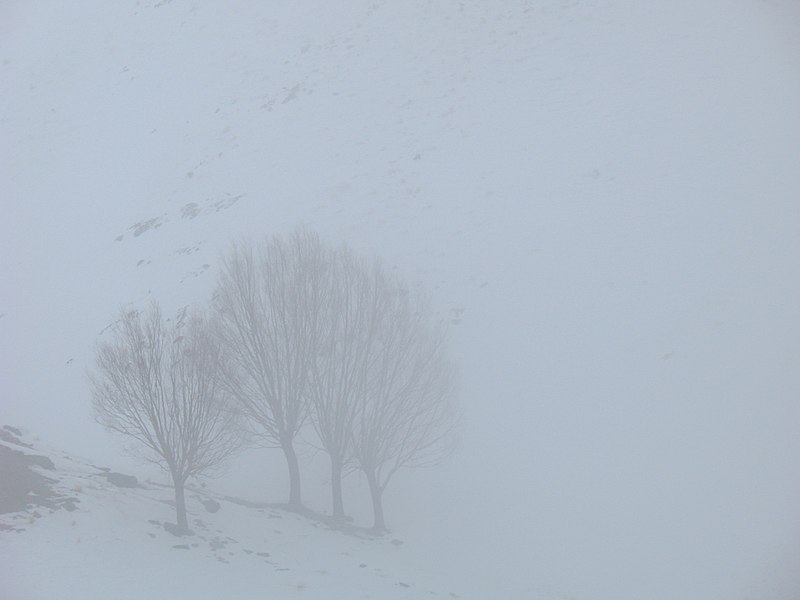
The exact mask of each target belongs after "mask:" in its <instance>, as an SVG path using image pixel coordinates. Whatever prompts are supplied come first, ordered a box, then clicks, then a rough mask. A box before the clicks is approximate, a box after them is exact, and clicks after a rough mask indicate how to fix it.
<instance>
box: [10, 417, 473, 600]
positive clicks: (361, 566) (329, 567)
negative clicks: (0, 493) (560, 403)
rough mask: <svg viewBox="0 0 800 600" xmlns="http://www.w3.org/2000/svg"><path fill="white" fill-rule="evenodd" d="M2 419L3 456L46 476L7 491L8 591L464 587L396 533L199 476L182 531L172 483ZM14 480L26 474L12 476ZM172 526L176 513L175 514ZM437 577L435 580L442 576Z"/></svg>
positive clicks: (215, 593)
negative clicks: (17, 502) (21, 500)
mask: <svg viewBox="0 0 800 600" xmlns="http://www.w3.org/2000/svg"><path fill="white" fill-rule="evenodd" d="M12 432H16V433H21V432H20V431H19V430H17V429H16V428H11V429H8V428H4V429H3V431H2V434H0V438H2V440H3V441H2V443H0V465H2V472H3V474H4V476H5V475H7V474H8V473H9V470H10V468H12V467H14V468H17V469H20V468H22V466H23V465H24V464H25V462H26V461H31V460H35V462H36V463H37V464H34V465H28V467H27V469H28V470H29V471H30V472H32V473H34V476H38V479H40V480H43V481H42V483H40V484H38V485H34V486H32V489H33V490H34V491H33V492H28V493H27V496H26V500H27V502H28V504H29V505H28V507H27V508H25V509H23V510H18V511H13V512H6V511H5V509H7V508H9V506H8V504H7V503H8V502H9V501H10V500H11V498H10V495H7V494H4V497H3V499H2V501H0V556H2V557H3V566H2V574H3V584H2V591H3V597H4V598H25V599H29V600H37V599H41V600H49V599H51V598H60V597H65V594H67V595H68V596H69V597H71V598H83V599H85V600H90V599H94V598H97V599H100V598H110V597H113V598H119V599H120V600H122V599H127V598H129V599H134V598H192V599H193V600H202V599H204V598H309V599H313V598H319V599H327V598H365V599H366V598H436V597H441V598H458V597H460V595H459V594H458V593H457V592H455V591H453V590H454V589H457V588H448V587H447V586H448V585H451V584H453V585H457V582H447V581H446V580H442V579H441V578H438V579H437V578H436V577H434V576H432V574H431V573H424V572H420V570H419V568H411V567H409V565H408V564H406V563H407V555H408V554H409V553H411V554H413V553H415V552H419V550H410V551H409V549H408V548H407V547H405V546H404V544H403V541H402V540H399V539H397V538H393V537H391V536H388V537H387V536H380V537H376V536H373V535H369V534H368V533H367V532H366V531H365V530H359V529H358V528H356V527H353V526H339V527H337V528H333V527H332V526H331V525H330V524H328V523H326V521H325V519H324V518H322V517H319V516H315V515H313V514H311V513H308V514H306V515H298V514H296V513H292V512H286V511H285V510H283V509H282V508H281V507H280V506H270V505H267V504H265V503H263V502H262V503H259V502H254V501H252V500H250V501H248V500H245V499H241V498H235V497H230V496H225V495H220V494H217V493H215V492H214V491H212V490H211V489H209V488H206V487H205V486H203V487H197V488H194V489H192V490H191V491H190V492H189V493H188V498H189V512H190V516H191V527H192V529H193V532H194V533H193V535H190V536H183V537H176V536H174V535H172V533H170V532H169V531H168V530H165V525H166V527H167V529H169V526H170V523H173V524H174V520H175V516H174V508H173V507H174V502H173V501H172V490H171V488H169V487H168V486H165V485H163V483H162V482H160V481H153V480H149V479H148V480H145V481H138V480H137V479H136V478H134V477H132V476H131V475H126V474H121V473H115V472H113V471H110V470H109V469H108V468H107V467H102V466H99V465H95V464H93V463H91V462H88V461H86V460H81V459H78V458H75V457H72V456H70V455H68V454H66V453H64V452H58V451H54V450H49V449H47V448H45V447H44V446H42V445H41V444H40V443H38V442H37V443H34V444H31V443H30V436H27V435H21V436H19V437H17V436H15V435H14V434H13V433H12ZM17 479H18V480H19V477H18V478H17ZM173 526H174V525H173ZM437 586H438V587H437Z"/></svg>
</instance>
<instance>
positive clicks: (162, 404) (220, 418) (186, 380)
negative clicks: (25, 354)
mask: <svg viewBox="0 0 800 600" xmlns="http://www.w3.org/2000/svg"><path fill="white" fill-rule="evenodd" d="M226 368H227V367H226V366H225V358H224V356H223V355H222V352H221V349H220V347H219V345H218V344H217V343H216V341H215V339H214V337H213V336H212V335H211V334H210V332H209V328H208V326H207V322H206V320H205V318H204V317H203V316H201V315H200V314H192V315H186V314H185V313H184V314H183V315H181V317H180V318H178V319H177V320H176V321H175V322H173V323H171V324H170V323H167V322H165V320H164V319H163V318H162V314H161V310H160V308H159V307H158V305H157V304H153V305H152V306H151V307H150V308H149V310H147V311H145V312H139V311H135V310H134V311H126V312H123V314H122V315H121V317H120V319H119V321H118V322H117V324H116V326H115V329H114V331H113V338H112V340H111V341H110V342H109V343H106V344H103V345H101V346H100V347H99V348H98V350H97V362H96V369H95V371H94V372H93V373H92V374H91V383H92V399H93V405H94V409H95V414H96V416H97V419H98V421H99V422H100V423H102V424H103V425H105V426H106V427H107V428H109V429H111V430H113V431H117V432H119V433H122V434H124V435H126V436H129V437H131V438H133V439H134V440H137V441H138V442H140V443H141V444H142V445H144V446H145V447H146V448H147V449H148V450H149V453H146V456H147V457H148V458H149V459H150V460H153V461H154V462H156V463H158V464H160V465H161V466H162V467H164V468H165V469H167V470H168V471H169V472H170V473H171V474H172V475H173V478H174V479H175V480H176V483H182V482H185V481H186V479H187V478H188V477H190V476H193V475H198V474H201V473H203V472H208V471H209V470H210V469H213V468H214V467H217V466H219V465H220V464H221V463H222V462H223V461H224V460H225V459H226V458H228V457H229V456H230V454H231V453H232V452H234V451H235V450H236V449H237V448H238V447H239V441H240V437H241V436H240V431H241V429H240V426H239V425H238V424H237V419H238V417H237V413H236V412H235V411H234V410H232V405H231V403H230V401H229V396H228V394H227V393H226V392H225V390H224V388H223V386H222V384H221V372H222V371H223V370H225V369H226Z"/></svg>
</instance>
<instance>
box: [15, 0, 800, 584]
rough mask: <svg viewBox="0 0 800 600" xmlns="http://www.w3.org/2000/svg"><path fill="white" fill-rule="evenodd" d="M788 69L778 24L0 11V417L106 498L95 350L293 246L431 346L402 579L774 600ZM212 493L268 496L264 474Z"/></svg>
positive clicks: (796, 216) (164, 4) (786, 363)
mask: <svg viewBox="0 0 800 600" xmlns="http://www.w3.org/2000/svg"><path fill="white" fill-rule="evenodd" d="M798 39H800V14H798V6H797V3H795V2H793V1H792V0H737V1H736V2H729V1H727V0H725V1H723V0H708V1H704V2H696V1H690V0H672V1H670V2H635V1H633V0H581V1H568V0H553V1H546V0H541V1H537V0H496V1H491V2H486V1H484V0H458V1H456V0H453V1H449V0H448V1H440V2H434V1H429V0H402V1H394V0H392V1H389V0H348V1H347V2H338V3H331V2H322V1H320V0H304V1H303V2H292V1H290V0H270V1H265V2H250V1H245V0H241V1H237V0H232V1H229V2H224V3H207V2H193V1H189V0H171V1H166V0H148V1H143V0H139V1H137V0H119V1H115V2H105V1H103V0H82V1H81V2H79V3H64V2H57V1H55V0H50V1H43V2H37V3H29V2H22V1H11V2H4V3H2V5H0V98H2V100H0V102H2V109H1V110H2V112H1V113H0V138H2V139H3V140H4V143H2V144H0V153H2V159H1V160H2V165H3V166H2V169H3V175H2V177H3V181H2V192H3V199H4V202H3V204H2V211H3V214H2V219H0V286H2V294H1V295H0V353H1V354H2V360H0V382H1V383H0V386H2V394H1V395H0V403H2V404H1V408H2V412H3V413H4V420H5V421H8V422H12V423H25V424H28V425H29V426H30V427H31V428H32V429H34V430H36V431H38V432H40V434H41V435H42V437H43V439H46V440H47V441H48V443H50V444H53V445H54V446H56V447H60V448H62V447H63V448H65V449H68V450H69V451H70V452H73V453H76V454H81V455H87V456H98V455H102V456H108V461H107V462H112V461H113V462H114V464H115V465H119V466H115V468H118V469H120V470H126V469H127V470H132V469H134V468H136V467H135V466H134V465H132V464H130V463H126V459H124V458H122V457H121V456H119V453H118V449H119V448H120V445H119V442H118V440H114V439H110V438H109V437H108V436H107V435H106V434H105V433H104V432H103V431H102V430H100V429H99V428H98V427H97V426H96V425H95V424H94V423H93V422H92V417H91V414H90V408H89V402H88V392H87V386H86V379H85V372H86V370H87V369H88V368H90V367H91V364H92V350H93V345H94V343H95V341H96V340H97V339H98V337H102V335H103V331H104V330H105V328H106V326H107V325H108V323H109V322H110V320H111V319H112V318H113V315H114V313H115V312H116V311H117V309H118V308H119V307H120V306H122V305H126V304H128V303H135V304H137V305H141V304H142V303H144V302H146V301H147V300H148V299H149V298H151V297H154V298H156V299H158V300H159V301H161V302H162V303H163V304H164V305H165V307H166V308H167V309H175V308H178V307H180V306H183V305H185V304H189V303H193V302H202V301H204V300H205V298H206V294H207V292H208V290H209V289H210V287H211V285H212V282H213V278H214V273H215V265H216V264H217V262H218V253H219V252H220V251H221V250H223V249H224V248H225V247H226V246H227V244H228V243H229V241H230V240H231V239H232V238H237V237H239V236H243V235H250V236H260V235H264V234H271V233H275V232H283V231H286V230H287V229H290V228H291V227H293V226H294V225H295V224H296V223H298V222H301V221H302V222H305V223H307V224H308V225H310V226H312V227H314V228H316V229H318V230H319V231H320V232H321V233H322V234H323V235H324V236H326V237H327V238H329V239H332V240H345V241H347V242H348V243H350V244H351V245H353V246H355V247H356V248H357V249H359V250H361V251H363V252H369V253H375V254H378V255H380V256H382V257H383V258H384V259H385V260H386V261H387V262H388V263H389V264H391V265H397V267H398V268H399V269H401V270H402V271H403V272H405V273H406V274H407V275H408V276H409V278H412V279H416V280H419V281H421V282H422V283H423V284H425V285H426V286H427V287H429V288H430V289H431V290H432V293H433V296H434V298H433V300H434V302H435V304H436V306H437V307H439V309H440V310H441V311H442V312H443V313H445V314H449V315H452V317H453V321H455V322H454V326H453V341H454V346H455V354H456V355H457V357H458V359H459V360H460V362H461V365H462V370H463V373H464V381H463V384H462V390H463V392H462V403H463V407H464V411H463V414H464V416H463V427H462V430H463V431H462V439H463V441H462V445H461V449H460V451H459V453H458V454H457V455H456V456H454V458H453V460H452V461H451V462H450V463H449V464H448V465H445V466H443V467H441V468H438V469H436V470H431V471H426V472H421V473H408V474H406V475H404V479H402V480H400V481H398V482H397V485H396V486H393V487H392V488H390V489H389V490H388V491H387V508H388V511H389V514H388V518H389V520H390V526H391V527H393V528H394V529H395V531H396V535H399V536H401V537H402V538H403V539H404V540H406V545H405V546H404V548H406V549H407V548H415V549H420V548H425V550H424V551H422V552H416V551H408V550H406V551H407V552H409V555H410V554H415V555H416V556H417V558H416V559H415V560H416V563H417V564H419V565H422V566H421V567H420V568H424V565H425V564H426V563H435V568H436V569H437V570H439V571H441V573H443V574H444V576H445V577H451V578H458V579H459V580H460V581H461V583H462V589H463V588H469V589H471V590H477V596H476V597H484V598H485V597H489V596H494V597H500V596H502V597H515V598H528V597H531V595H533V594H536V593H538V592H536V591H535V590H539V589H545V590H552V591H553V593H558V594H565V595H569V596H573V597H576V598H579V599H580V600H586V599H589V598H599V599H606V598H608V599H611V598H613V599H614V600H616V599H631V600H632V599H638V598H652V599H660V598H663V599H672V598H697V599H703V600H707V599H709V598H713V599H717V598H720V599H722V598H725V599H728V598H745V597H748V596H750V597H770V598H785V599H789V598H794V597H796V595H797V590H798V589H800V581H799V580H798V575H797V570H796V568H795V565H796V563H797V562H798V560H800V543H799V542H798V540H800V513H799V512H798V511H797V506H799V505H800V478H798V477H797V472H796V471H797V469H796V461H795V457H796V456H798V455H800V438H798V436H797V435H796V424H797V423H799V422H800V405H798V402H797V398H798V397H800V370H798V369H797V364H798V362H800V303H798V302H797V298H798V297H800V278H799V277H797V265H798V264H800V235H798V233H799V232H798V223H800V203H798V200H797V198H798V190H800V170H798V169H797V165H798V164H800V110H798V106H800V47H799V46H798V41H797V40H798ZM260 458H261V457H260ZM250 473H259V474H260V475H259V476H258V477H250V476H249V474H250ZM261 474H263V476H261ZM317 475H318V474H317V473H315V472H311V471H309V472H307V473H306V480H305V481H304V483H305V484H306V487H307V489H308V499H309V503H311V504H312V505H313V506H314V508H316V509H318V510H324V508H325V506H326V504H325V502H326V493H327V490H326V489H325V487H324V483H322V484H321V483H320V478H319V477H317ZM232 477H233V479H235V481H232V482H230V483H226V485H231V486H232V487H235V488H236V489H238V490H240V495H247V496H248V497H252V498H256V499H260V500H265V501H270V502H277V501H280V500H282V499H283V496H284V485H285V482H284V481H283V479H282V477H283V475H282V471H281V470H280V464H279V463H276V465H275V468H274V469H272V468H268V466H267V465H264V464H263V463H261V462H258V464H257V465H256V464H250V463H247V462H241V461H239V462H236V463H235V464H234V467H233V474H232ZM248 477H250V479H248ZM350 485H351V486H353V488H354V489H351V496H352V502H351V506H352V507H353V509H352V510H353V513H354V516H355V517H356V518H357V520H358V522H362V523H363V522H366V521H367V520H368V512H367V513H365V512H364V511H363V510H362V508H363V507H362V506H360V505H359V504H358V501H359V500H358V499H359V498H361V497H362V496H361V495H360V494H359V493H358V489H357V482H355V483H353V482H351V483H350ZM59 518H60V517H59ZM37 531H40V532H42V533H40V534H37V535H43V534H44V533H43V532H45V528H44V526H43V527H41V528H38V529H37ZM23 539H25V538H20V540H23ZM42 546H43V547H42V549H41V551H46V550H47V545H46V544H43V545H42ZM116 551H117V550H113V551H112V552H116ZM176 552H177V551H176ZM432 557H435V560H434V559H433V558H432ZM222 566H227V565H222ZM30 568H31V569H32V568H33V567H32V566H31V567H30ZM20 569H21V570H24V569H22V567H20ZM445 587H446V586H445ZM437 589H440V588H437ZM441 589H445V588H441ZM456 591H458V590H456ZM548 593H549V592H548ZM20 594H21V598H25V595H24V590H20Z"/></svg>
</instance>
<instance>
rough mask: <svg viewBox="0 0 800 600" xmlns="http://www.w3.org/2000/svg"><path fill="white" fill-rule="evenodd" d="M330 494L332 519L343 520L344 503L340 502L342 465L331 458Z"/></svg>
mask: <svg viewBox="0 0 800 600" xmlns="http://www.w3.org/2000/svg"><path fill="white" fill-rule="evenodd" d="M331 493H332V494H333V518H334V519H343V518H344V501H343V500H342V463H341V461H339V460H334V459H333V457H331Z"/></svg>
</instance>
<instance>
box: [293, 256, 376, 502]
mask: <svg viewBox="0 0 800 600" xmlns="http://www.w3.org/2000/svg"><path fill="white" fill-rule="evenodd" d="M329 256H330V258H329V261H328V262H329V265H330V266H329V268H328V269H327V271H326V273H325V277H324V285H323V289H324V293H323V302H322V305H321V307H320V308H321V311H320V327H321V335H320V338H319V343H318V345H317V352H316V354H315V357H316V360H315V361H314V362H313V363H312V369H311V376H310V381H309V386H308V395H309V398H310V399H311V408H312V417H313V418H312V419H311V420H312V423H313V424H314V428H315V430H316V432H317V435H318V437H319V439H320V442H321V444H322V447H323V448H324V449H325V451H326V452H327V453H328V455H329V457H330V461H331V493H332V500H333V516H334V518H342V517H344V501H343V498H342V473H343V470H344V469H345V468H346V467H347V465H348V463H349V462H350V461H351V459H352V458H353V453H352V450H353V427H354V423H355V419H356V418H357V416H358V412H359V410H360V407H361V400H362V399H363V398H364V396H365V395H366V394H367V393H368V389H367V388H368V383H369V372H370V367H371V363H372V362H373V361H374V358H375V357H374V352H373V350H374V348H375V343H376V336H377V334H378V331H379V329H378V322H379V320H380V318H381V313H380V305H379V301H380V291H381V290H380V288H379V286H376V283H378V279H376V277H375V275H377V274H378V271H376V270H374V269H372V268H371V267H370V265H369V264H368V263H367V262H365V261H363V260H361V259H360V258H359V257H357V256H356V255H355V254H354V253H353V252H352V251H351V250H349V249H348V248H346V247H344V246H342V247H340V248H338V249H336V250H332V251H330V252H329ZM375 269H377V265H376V266H375Z"/></svg>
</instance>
